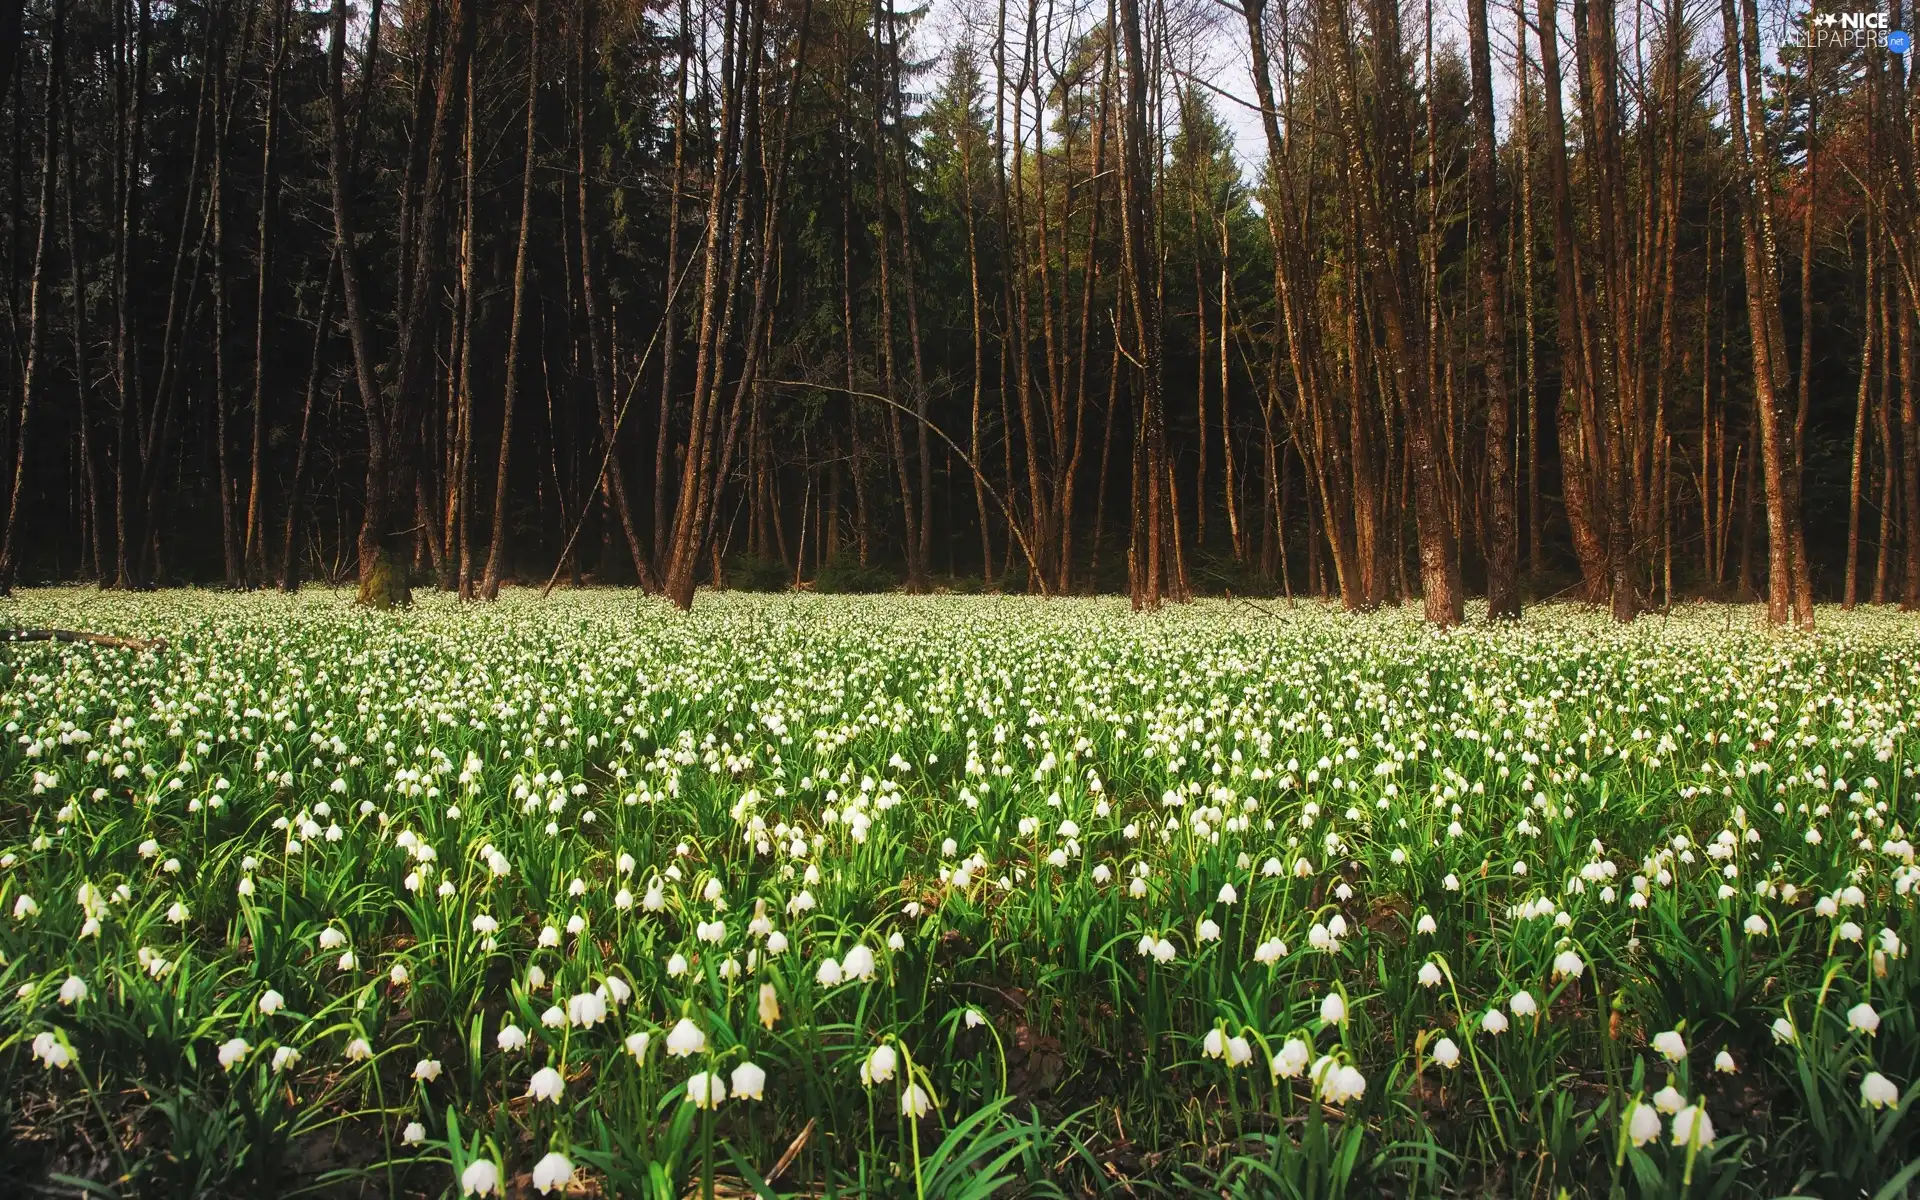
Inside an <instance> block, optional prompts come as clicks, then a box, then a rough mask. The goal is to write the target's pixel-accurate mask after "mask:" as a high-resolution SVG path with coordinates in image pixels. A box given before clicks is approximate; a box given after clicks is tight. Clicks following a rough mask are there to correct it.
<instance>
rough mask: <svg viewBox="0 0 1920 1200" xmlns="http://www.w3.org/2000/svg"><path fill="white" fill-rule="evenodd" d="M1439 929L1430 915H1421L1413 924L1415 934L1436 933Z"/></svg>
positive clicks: (1437, 923) (1438, 925)
mask: <svg viewBox="0 0 1920 1200" xmlns="http://www.w3.org/2000/svg"><path fill="white" fill-rule="evenodd" d="M1439 929H1440V924H1439V922H1437V921H1435V920H1434V919H1433V914H1432V913H1421V914H1420V919H1419V920H1418V921H1415V922H1414V923H1413V931H1414V932H1415V933H1429V934H1430V933H1437V932H1439Z"/></svg>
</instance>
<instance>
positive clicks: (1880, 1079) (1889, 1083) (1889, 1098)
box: [1860, 1071, 1900, 1108]
mask: <svg viewBox="0 0 1920 1200" xmlns="http://www.w3.org/2000/svg"><path fill="white" fill-rule="evenodd" d="M1860 1103H1862V1104H1868V1105H1871V1106H1873V1107H1874V1108H1885V1107H1887V1106H1888V1105H1890V1104H1898V1103H1900V1089H1899V1088H1897V1087H1895V1086H1894V1085H1893V1080H1891V1079H1888V1078H1887V1077H1886V1076H1885V1075H1882V1074H1881V1073H1880V1072H1878V1071H1869V1072H1867V1077H1866V1078H1865V1079H1862V1080H1861V1081H1860Z"/></svg>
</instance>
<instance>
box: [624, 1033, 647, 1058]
mask: <svg viewBox="0 0 1920 1200" xmlns="http://www.w3.org/2000/svg"><path fill="white" fill-rule="evenodd" d="M652 1040H653V1038H652V1036H651V1035H649V1034H648V1033H646V1032H645V1031H644V1030H643V1031H641V1032H640V1033H630V1034H628V1035H627V1041H626V1046H627V1053H628V1054H631V1055H633V1061H635V1062H644V1061H646V1057H647V1043H649V1042H651V1041H652Z"/></svg>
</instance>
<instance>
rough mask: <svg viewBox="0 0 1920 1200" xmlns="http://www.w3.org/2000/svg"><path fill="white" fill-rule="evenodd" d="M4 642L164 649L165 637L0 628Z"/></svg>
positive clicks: (0, 634)
mask: <svg viewBox="0 0 1920 1200" xmlns="http://www.w3.org/2000/svg"><path fill="white" fill-rule="evenodd" d="M6 642H67V643H70V644H80V645H87V646H110V647H113V648H114V649H117V650H165V649H166V648H167V639H165V638H163V637H156V638H130V637H118V636H116V635H114V634H111V633H88V632H87V631H86V630H83V629H0V644H4V643H6Z"/></svg>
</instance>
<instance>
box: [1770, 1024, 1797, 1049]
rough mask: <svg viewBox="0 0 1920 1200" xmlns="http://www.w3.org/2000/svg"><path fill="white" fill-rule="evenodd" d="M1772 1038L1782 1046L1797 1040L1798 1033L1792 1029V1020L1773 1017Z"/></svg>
mask: <svg viewBox="0 0 1920 1200" xmlns="http://www.w3.org/2000/svg"><path fill="white" fill-rule="evenodd" d="M1773 1040H1774V1041H1775V1042H1777V1043H1779V1044H1780V1045H1782V1046H1784V1045H1786V1044H1788V1043H1789V1042H1797V1041H1799V1040H1800V1034H1799V1033H1798V1032H1796V1031H1795V1030H1794V1028H1793V1022H1792V1021H1789V1020H1787V1019H1786V1018H1785V1017H1775V1018H1774V1019H1773Z"/></svg>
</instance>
